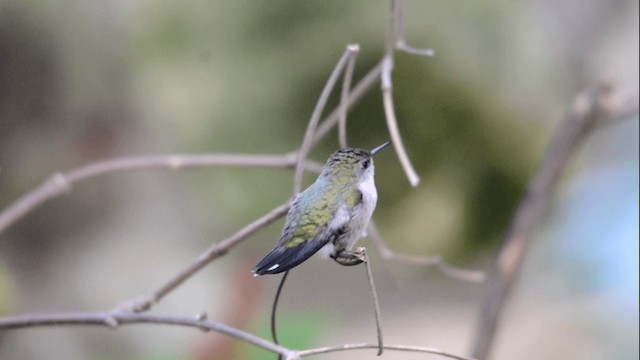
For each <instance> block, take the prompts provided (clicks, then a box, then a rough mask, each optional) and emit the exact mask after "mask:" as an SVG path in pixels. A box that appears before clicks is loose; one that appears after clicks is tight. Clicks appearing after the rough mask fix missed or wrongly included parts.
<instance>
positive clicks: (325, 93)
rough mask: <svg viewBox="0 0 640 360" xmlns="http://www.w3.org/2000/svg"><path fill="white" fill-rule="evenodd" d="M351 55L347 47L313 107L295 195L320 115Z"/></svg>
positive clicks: (301, 146)
mask: <svg viewBox="0 0 640 360" xmlns="http://www.w3.org/2000/svg"><path fill="white" fill-rule="evenodd" d="M350 57H351V50H349V48H348V47H347V49H346V50H345V51H344V53H343V54H342V56H341V57H340V60H338V63H337V64H336V66H335V68H334V69H333V71H332V72H331V75H330V76H329V80H327V83H326V84H325V85H324V88H323V89H322V93H321V94H320V97H319V98H318V102H317V103H316V107H315V108H314V109H313V113H312V114H311V118H310V119H309V124H308V125H307V130H306V131H305V133H304V139H303V140H302V145H300V150H299V151H298V164H297V165H296V170H295V176H294V178H293V196H295V195H297V194H298V193H299V192H300V190H301V189H302V175H303V174H304V163H305V162H306V160H307V155H309V151H310V150H311V148H312V147H313V137H314V134H315V132H316V127H317V126H318V121H320V116H321V115H322V110H324V107H325V105H326V104H327V101H328V100H329V95H331V90H333V87H334V86H335V84H336V82H337V81H338V77H339V76H340V73H341V72H342V69H344V67H345V66H346V64H347V61H348V60H349V58H350Z"/></svg>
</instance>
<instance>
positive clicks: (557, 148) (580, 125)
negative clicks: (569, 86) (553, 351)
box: [473, 84, 638, 359]
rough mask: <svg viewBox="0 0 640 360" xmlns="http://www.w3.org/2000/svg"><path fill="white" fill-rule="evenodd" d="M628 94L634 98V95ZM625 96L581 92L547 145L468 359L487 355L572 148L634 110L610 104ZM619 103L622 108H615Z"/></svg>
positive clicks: (605, 88) (631, 105)
mask: <svg viewBox="0 0 640 360" xmlns="http://www.w3.org/2000/svg"><path fill="white" fill-rule="evenodd" d="M632 93H635V94H637V90H636V91H635V92H632ZM626 94H627V93H625V92H619V91H613V89H612V88H611V86H610V85H606V84H605V85H601V86H599V87H598V88H596V89H595V90H592V91H584V92H583V93H581V94H580V95H578V96H577V97H576V99H575V101H574V103H573V106H572V107H571V109H570V110H569V112H568V113H567V114H566V116H565V118H564V119H563V120H562V122H561V124H560V127H559V128H558V130H557V131H556V132H555V134H554V135H553V137H552V139H551V141H550V142H549V145H548V147H547V149H546V151H545V154H544V156H543V157H542V159H541V160H540V164H539V167H538V169H537V171H536V173H535V175H534V176H533V178H532V179H531V182H530V183H529V186H528V187H527V191H526V194H525V195H524V197H523V198H522V200H521V202H520V205H519V206H518V209H517V210H516V213H515V215H514V217H513V219H512V222H511V224H510V226H509V229H508V231H507V233H506V235H505V238H504V240H503V242H502V246H501V248H500V250H499V253H498V256H497V258H496V261H495V264H494V269H493V271H492V273H491V280H490V282H489V289H488V293H487V297H486V298H485V301H484V303H483V305H482V310H481V312H480V320H479V323H478V325H477V327H476V331H475V342H474V345H473V356H475V357H477V358H478V359H487V358H488V356H489V353H490V352H491V347H492V344H493V342H494V338H495V333H496V330H497V328H498V325H499V321H500V316H501V314H502V310H503V307H504V304H505V303H506V301H507V299H508V297H509V294H510V293H511V290H512V289H513V286H514V284H515V282H516V280H517V278H518V275H519V273H520V270H521V268H522V263H523V262H524V259H525V256H526V253H527V249H528V248H529V245H530V243H531V240H532V233H533V230H534V228H535V226H536V225H537V224H538V222H539V219H540V216H541V215H542V213H543V212H544V210H545V209H546V208H547V205H548V203H549V200H550V199H551V195H552V194H553V192H554V190H555V189H556V187H557V184H558V181H559V179H560V175H561V174H562V172H563V170H564V169H565V167H566V166H567V164H568V162H569V160H570V159H571V156H572V155H573V154H574V153H575V151H576V149H577V148H578V145H579V144H580V143H581V142H582V140H584V139H585V138H586V137H587V135H589V133H591V130H593V129H594V128H596V127H597V126H598V124H600V123H607V122H609V121H610V120H611V119H615V118H619V117H620V116H628V115H629V114H630V113H631V112H637V111H638V99H637V98H635V99H634V100H632V101H629V102H624V101H623V102H619V101H613V100H614V99H617V98H622V99H629V96H627V95H626ZM616 104H617V105H616ZM623 104H624V107H619V106H622V105H623Z"/></svg>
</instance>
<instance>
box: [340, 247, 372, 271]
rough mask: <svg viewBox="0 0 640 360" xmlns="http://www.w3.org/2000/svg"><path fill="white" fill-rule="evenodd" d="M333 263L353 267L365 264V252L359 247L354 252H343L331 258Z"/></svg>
mask: <svg viewBox="0 0 640 360" xmlns="http://www.w3.org/2000/svg"><path fill="white" fill-rule="evenodd" d="M331 258H332V259H333V260H335V262H337V263H338V264H340V265H342V266H354V265H358V264H362V263H363V262H367V252H366V249H365V248H363V247H359V248H357V249H355V250H354V251H347V250H343V251H340V252H339V253H338V254H336V255H335V256H332V257H331Z"/></svg>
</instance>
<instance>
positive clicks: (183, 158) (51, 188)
mask: <svg viewBox="0 0 640 360" xmlns="http://www.w3.org/2000/svg"><path fill="white" fill-rule="evenodd" d="M297 163H298V159H297V157H296V156H292V155H238V154H204V155H181V154H169V155H140V156H127V157H121V158H115V159H108V160H103V161H98V162H95V163H91V164H87V165H84V166H81V167H79V168H76V169H72V170H70V171H68V172H65V173H56V174H54V175H53V176H51V177H50V178H49V179H48V180H46V181H44V182H43V183H42V184H41V185H40V186H38V187H37V188H35V189H33V190H31V191H29V192H28V193H26V194H25V195H23V196H22V197H20V198H18V199H17V200H16V201H14V202H13V203H12V204H11V205H9V206H7V207H6V208H5V209H4V210H3V211H2V212H1V213H0V233H2V232H3V231H4V230H6V229H7V228H8V227H9V226H11V225H12V224H14V223H15V222H16V221H18V220H20V219H21V218H22V217H24V216H25V215H26V214H28V213H29V212H31V211H33V210H35V209H36V208H38V207H39V206H40V205H42V204H44V203H45V202H47V201H48V200H50V199H53V198H55V197H57V196H60V195H63V194H66V193H69V192H70V191H71V190H72V188H73V185H75V184H77V183H79V182H81V181H84V180H88V179H92V178H94V177H97V176H101V175H106V174H111V173H115V172H124V171H133V170H147V169H153V168H157V169H166V170H179V169H189V168H196V167H208V166H226V167H265V168H285V169H293V168H294V167H295V165H296V164H297ZM305 164H306V166H305V168H306V169H307V170H310V171H314V172H320V171H321V170H322V165H321V164H318V163H316V162H313V161H307V162H305Z"/></svg>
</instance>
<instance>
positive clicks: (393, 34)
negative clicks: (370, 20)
mask: <svg viewBox="0 0 640 360" xmlns="http://www.w3.org/2000/svg"><path fill="white" fill-rule="evenodd" d="M401 5H402V3H401V0H392V1H391V11H390V12H389V25H388V28H387V42H386V46H385V54H384V57H383V59H382V74H381V83H382V104H383V106H384V113H385V117H386V119H387V127H388V128H389V134H390V136H391V142H392V143H393V147H394V148H395V149H396V154H397V156H398V160H400V164H401V165H402V168H403V169H404V172H405V174H406V176H407V179H408V180H409V183H410V184H411V186H417V185H418V183H420V177H418V174H417V173H416V171H415V170H414V169H413V165H411V161H410V160H409V156H408V155H407V151H406V150H405V147H404V144H403V142H402V138H401V137H400V131H399V130H398V120H397V118H396V114H395V110H394V106H393V91H392V88H393V85H392V80H391V72H392V71H393V57H394V49H395V41H396V38H397V32H398V29H397V27H396V24H397V21H399V18H400V8H401Z"/></svg>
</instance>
